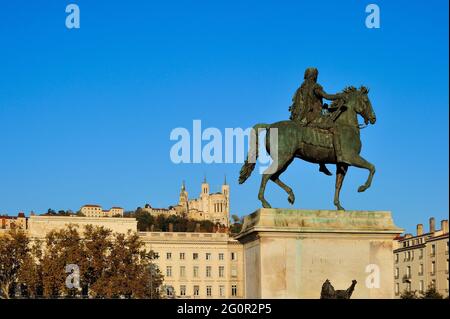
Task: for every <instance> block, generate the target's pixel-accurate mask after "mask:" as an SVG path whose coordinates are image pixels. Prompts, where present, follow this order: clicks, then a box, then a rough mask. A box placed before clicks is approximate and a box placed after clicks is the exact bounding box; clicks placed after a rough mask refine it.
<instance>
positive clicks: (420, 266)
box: [419, 264, 423, 276]
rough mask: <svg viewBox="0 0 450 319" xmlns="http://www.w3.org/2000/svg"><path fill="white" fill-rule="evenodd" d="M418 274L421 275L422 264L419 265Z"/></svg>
mask: <svg viewBox="0 0 450 319" xmlns="http://www.w3.org/2000/svg"><path fill="white" fill-rule="evenodd" d="M419 276H423V264H420V265H419Z"/></svg>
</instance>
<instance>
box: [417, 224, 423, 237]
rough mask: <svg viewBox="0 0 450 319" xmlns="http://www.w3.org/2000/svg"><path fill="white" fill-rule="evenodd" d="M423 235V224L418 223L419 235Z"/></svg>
mask: <svg viewBox="0 0 450 319" xmlns="http://www.w3.org/2000/svg"><path fill="white" fill-rule="evenodd" d="M422 235H423V224H417V236H422Z"/></svg>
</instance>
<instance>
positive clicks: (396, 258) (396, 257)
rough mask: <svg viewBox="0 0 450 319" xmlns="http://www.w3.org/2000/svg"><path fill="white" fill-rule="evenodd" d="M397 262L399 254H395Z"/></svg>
mask: <svg viewBox="0 0 450 319" xmlns="http://www.w3.org/2000/svg"><path fill="white" fill-rule="evenodd" d="M395 262H396V263H398V254H395Z"/></svg>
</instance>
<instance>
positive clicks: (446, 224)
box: [441, 219, 448, 234]
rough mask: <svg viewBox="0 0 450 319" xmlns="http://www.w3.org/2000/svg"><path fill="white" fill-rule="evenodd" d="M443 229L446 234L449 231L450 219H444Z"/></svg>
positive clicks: (442, 222)
mask: <svg viewBox="0 0 450 319" xmlns="http://www.w3.org/2000/svg"><path fill="white" fill-rule="evenodd" d="M441 230H442V231H443V232H444V234H446V233H448V220H447V219H444V220H442V221H441Z"/></svg>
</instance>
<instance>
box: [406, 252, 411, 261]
mask: <svg viewBox="0 0 450 319" xmlns="http://www.w3.org/2000/svg"><path fill="white" fill-rule="evenodd" d="M406 260H411V252H410V251H408V257H407V258H406Z"/></svg>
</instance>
